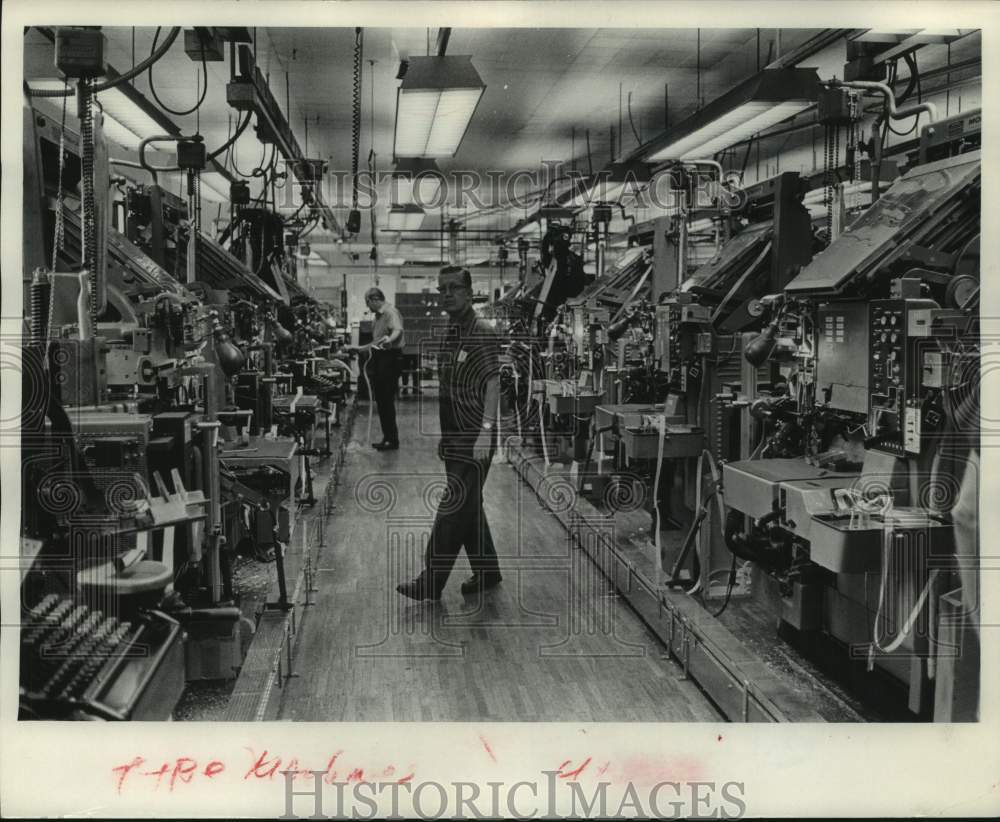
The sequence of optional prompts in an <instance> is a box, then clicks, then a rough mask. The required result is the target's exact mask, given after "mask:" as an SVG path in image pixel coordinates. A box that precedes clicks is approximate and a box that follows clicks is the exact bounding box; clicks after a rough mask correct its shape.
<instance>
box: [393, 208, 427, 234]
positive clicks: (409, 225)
mask: <svg viewBox="0 0 1000 822" xmlns="http://www.w3.org/2000/svg"><path fill="white" fill-rule="evenodd" d="M423 221H424V210H423V209H422V208H421V207H420V206H418V205H413V204H412V203H411V204H409V205H401V206H393V207H392V208H390V209H389V220H388V224H387V227H388V229H389V231H416V230H417V229H418V228H420V224H421V223H422V222H423Z"/></svg>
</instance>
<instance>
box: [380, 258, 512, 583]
mask: <svg viewBox="0 0 1000 822" xmlns="http://www.w3.org/2000/svg"><path fill="white" fill-rule="evenodd" d="M438 292H439V293H440V294H441V307H442V308H443V309H444V310H445V311H446V312H447V313H448V316H449V326H448V331H447V335H446V337H445V340H444V344H443V345H442V346H441V354H440V355H439V358H438V359H439V367H440V406H439V409H440V410H439V417H440V422H441V442H440V445H439V446H438V455H439V456H440V457H441V459H443V460H444V469H445V475H446V478H447V489H446V491H445V494H444V497H443V498H442V500H441V503H440V505H439V506H438V511H437V515H436V517H435V519H434V526H433V528H432V530H431V536H430V540H429V541H428V543H427V551H426V555H425V559H424V569H423V571H422V573H421V574H420V576H418V577H417V578H416V579H415V580H413V581H411V582H404V583H402V584H400V585H398V586H397V587H396V590H397V591H399V593H401V594H403V595H404V596H407V597H410V598H411V599H417V600H420V599H440V598H441V592H442V590H443V589H444V586H445V584H446V583H447V581H448V576H449V574H450V573H451V569H452V567H453V566H454V564H455V560H456V559H457V558H458V552H459V551H460V550H461V549H462V547H463V546H464V547H465V553H466V555H467V556H468V558H469V564H470V565H471V566H472V571H473V573H472V576H471V577H470V578H469V579H467V580H466V581H465V582H463V583H462V593H466V594H470V593H475V592H477V591H482V590H488V589H490V588H494V587H496V586H497V585H498V584H499V583H500V580H501V575H500V564H499V562H498V560H497V553H496V548H495V547H494V545H493V537H492V535H491V534H490V526H489V523H488V522H487V521H486V512H485V511H484V510H483V484H484V483H485V482H486V476H487V474H488V473H489V469H490V463H491V462H492V460H493V452H494V450H495V447H496V443H495V434H496V431H495V426H496V421H497V419H496V418H497V411H498V403H499V397H500V361H499V344H498V340H497V338H496V334H495V332H494V331H493V329H492V328H490V326H489V325H488V324H487V323H486V322H484V321H483V320H481V319H479V318H478V317H477V316H476V313H475V311H473V309H472V276H471V275H470V274H469V271H468V269H465V268H462V267H460V266H446V267H445V268H442V269H441V273H440V274H439V275H438Z"/></svg>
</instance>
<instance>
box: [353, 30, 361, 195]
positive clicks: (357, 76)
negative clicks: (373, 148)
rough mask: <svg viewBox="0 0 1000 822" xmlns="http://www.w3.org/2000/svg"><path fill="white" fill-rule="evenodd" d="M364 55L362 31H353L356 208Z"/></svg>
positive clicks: (354, 193) (354, 192) (354, 191)
mask: <svg viewBox="0 0 1000 822" xmlns="http://www.w3.org/2000/svg"><path fill="white" fill-rule="evenodd" d="M363 53H364V29H363V28H361V27H360V26H359V27H358V28H356V29H354V88H353V90H352V92H351V104H352V106H353V109H352V114H351V117H352V120H351V128H352V132H351V174H352V175H353V178H354V190H353V192H352V193H351V207H352V208H354V209H357V207H358V164H359V162H360V159H361V61H362V56H363Z"/></svg>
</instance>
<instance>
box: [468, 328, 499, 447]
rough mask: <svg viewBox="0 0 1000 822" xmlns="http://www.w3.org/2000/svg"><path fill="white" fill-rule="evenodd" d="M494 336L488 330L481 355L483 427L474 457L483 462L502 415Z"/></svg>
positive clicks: (497, 357)
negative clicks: (483, 382) (483, 381)
mask: <svg viewBox="0 0 1000 822" xmlns="http://www.w3.org/2000/svg"><path fill="white" fill-rule="evenodd" d="M494 334H495V332H494V331H493V330H492V329H489V330H488V332H487V333H486V336H487V339H486V340H484V341H483V347H482V353H481V354H480V356H481V357H482V358H483V359H482V365H481V367H482V368H483V369H484V370H485V371H486V378H485V384H484V385H483V425H482V428H481V429H480V431H479V435H478V436H477V437H476V443H475V446H474V447H473V457H474V458H475V459H481V460H485V459H488V458H489V455H490V448H491V447H492V445H493V438H494V437H495V436H496V425H497V418H498V416H499V413H500V348H499V341H498V340H497V339H496V338H495V336H494Z"/></svg>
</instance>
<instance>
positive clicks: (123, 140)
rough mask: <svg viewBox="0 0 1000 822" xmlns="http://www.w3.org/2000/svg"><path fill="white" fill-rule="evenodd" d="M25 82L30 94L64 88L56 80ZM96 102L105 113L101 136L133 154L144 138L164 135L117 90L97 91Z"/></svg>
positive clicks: (147, 116)
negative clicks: (30, 90) (130, 150)
mask: <svg viewBox="0 0 1000 822" xmlns="http://www.w3.org/2000/svg"><path fill="white" fill-rule="evenodd" d="M27 82H28V87H29V88H30V89H32V91H62V90H63V89H65V88H67V84H66V82H65V81H63V80H59V79H57V78H55V77H37V78H33V79H31V80H28V81H27ZM97 101H98V102H99V103H100V105H101V108H102V109H103V111H104V125H103V129H104V136H105V137H106V138H107V139H108V140H111V141H112V142H114V143H117V144H118V145H120V146H123V147H124V148H128V149H132V150H133V151H135V150H137V149H138V148H139V143H141V142H142V141H143V140H144V139H145V138H146V137H152V136H153V135H155V134H162V133H163V126H161V125H160V124H159V123H157V122H156V121H155V120H154V119H153V118H152V117H150V116H149V115H148V114H146V112H144V111H143V110H142V109H141V108H139V106H137V105H136V104H135V103H133V102H132V101H131V100H130V99H129V98H128V97H126V96H125V95H124V94H123V93H122V92H121V91H119V90H118V89H117V88H109V89H105V90H104V91H101V92H98V94H97Z"/></svg>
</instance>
